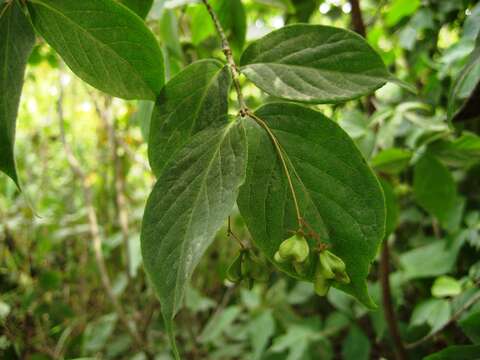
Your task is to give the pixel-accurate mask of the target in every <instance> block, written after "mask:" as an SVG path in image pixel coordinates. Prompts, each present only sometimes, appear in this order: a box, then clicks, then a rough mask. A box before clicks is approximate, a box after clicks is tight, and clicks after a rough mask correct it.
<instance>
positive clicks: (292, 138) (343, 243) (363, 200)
mask: <svg viewBox="0 0 480 360" xmlns="http://www.w3.org/2000/svg"><path fill="white" fill-rule="evenodd" d="M256 115H257V116H258V117H259V118H261V119H262V120H263V121H264V122H265V123H266V124H267V125H268V126H269V127H270V128H271V130H272V132H273V133H274V134H275V136H276V137H277V139H278V141H279V142H280V144H281V146H282V148H283V151H284V153H285V157H286V160H287V162H288V163H289V164H290V166H289V167H290V172H291V173H293V174H294V176H293V182H294V187H295V190H296V193H297V197H298V198H299V201H300V207H301V211H302V217H303V218H304V219H305V220H306V221H307V222H308V223H309V224H310V226H311V227H313V228H314V229H315V231H316V232H317V233H319V235H320V237H321V240H322V241H323V242H326V243H329V244H330V245H331V250H332V251H333V252H334V253H335V254H337V255H338V256H340V257H341V258H342V259H343V260H344V262H345V263H346V266H347V273H348V275H349V276H350V278H351V280H352V281H351V283H350V284H349V285H342V286H340V288H341V289H342V290H344V291H346V292H348V293H350V294H351V295H353V296H355V297H356V298H357V299H358V300H359V301H360V302H362V303H363V304H364V305H366V306H368V307H374V306H375V304H374V303H373V301H372V300H371V298H370V296H369V295H368V291H367V287H366V277H367V275H368V272H369V267H370V263H371V262H372V261H373V259H374V257H375V255H376V252H377V249H378V246H379V244H380V242H381V240H382V238H383V235H384V231H385V204H384V198H383V194H382V190H381V188H380V186H379V183H378V181H377V179H376V177H375V175H374V174H373V173H372V171H371V170H370V168H369V167H368V166H367V164H366V163H365V160H364V159H363V158H362V156H361V154H360V152H359V150H358V149H357V148H356V147H355V145H354V143H353V141H352V140H351V139H350V138H349V137H348V135H347V134H346V133H345V132H344V131H343V130H342V129H341V128H340V127H339V126H338V125H337V124H335V123H334V122H333V121H331V120H329V119H328V118H326V117H325V116H323V115H322V114H320V113H318V112H316V111H314V110H310V109H307V108H305V107H302V106H300V105H295V104H287V103H276V104H269V105H266V106H264V107H262V108H260V109H259V110H257V112H256ZM246 129H247V139H248V152H249V157H248V158H249V161H248V165H247V176H246V180H245V184H244V185H243V186H242V188H241V190H240V196H239V200H238V205H239V208H240V212H241V214H242V216H243V217H244V219H245V222H246V224H247V227H248V229H249V231H250V234H251V236H252V238H253V240H254V242H255V243H256V245H257V246H258V247H259V248H260V249H261V250H262V251H263V252H264V253H265V255H266V256H267V257H268V258H269V259H270V260H271V261H272V259H273V256H274V254H275V251H276V250H277V249H278V247H279V245H280V243H281V242H282V241H283V240H284V239H285V238H286V237H287V236H289V234H290V233H291V231H293V230H296V229H297V225H296V216H295V212H294V207H293V202H292V198H291V195H290V192H289V189H288V186H287V182H286V179H285V174H284V172H283V170H282V167H281V165H280V160H279V158H278V155H277V154H276V152H275V149H274V147H273V145H272V142H271V140H270V138H269V137H268V136H267V134H266V132H265V131H264V130H263V129H262V128H260V127H259V126H258V125H257V124H256V123H254V122H253V120H251V121H248V123H247V126H246ZM309 241H310V242H311V245H314V242H313V240H311V239H310V240H309ZM311 256H313V255H311ZM314 261H315V259H313V258H311V263H312V264H313V263H314ZM277 265H278V264H277ZM279 267H280V268H281V269H282V270H283V271H285V272H287V273H289V274H290V275H292V276H295V277H297V278H301V279H304V280H308V281H312V280H313V277H312V275H313V269H311V271H309V272H307V274H306V276H299V275H298V274H296V273H295V271H294V270H293V268H291V267H287V266H284V265H281V266H279Z"/></svg>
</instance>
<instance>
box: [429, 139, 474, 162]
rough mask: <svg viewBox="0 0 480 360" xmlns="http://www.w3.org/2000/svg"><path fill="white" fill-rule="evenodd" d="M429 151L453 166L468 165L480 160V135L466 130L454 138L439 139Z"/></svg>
mask: <svg viewBox="0 0 480 360" xmlns="http://www.w3.org/2000/svg"><path fill="white" fill-rule="evenodd" d="M429 151H431V152H432V153H434V154H435V155H436V156H438V157H439V158H441V159H442V161H444V162H446V163H447V164H448V165H451V166H459V167H468V166H471V165H473V164H475V163H478V162H479V161H480V136H478V135H475V134H473V133H469V132H464V133H463V134H462V135H461V136H460V137H458V138H455V139H453V140H451V141H450V140H439V141H437V142H435V143H433V144H431V145H430V146H429Z"/></svg>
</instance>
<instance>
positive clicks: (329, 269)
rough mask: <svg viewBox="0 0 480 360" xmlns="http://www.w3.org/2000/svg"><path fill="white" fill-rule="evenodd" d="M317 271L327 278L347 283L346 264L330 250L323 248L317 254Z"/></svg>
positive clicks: (348, 280) (348, 279)
mask: <svg viewBox="0 0 480 360" xmlns="http://www.w3.org/2000/svg"><path fill="white" fill-rule="evenodd" d="M318 263H319V268H320V269H319V271H321V272H322V274H323V276H324V277H325V278H327V279H335V280H336V281H338V282H341V283H344V284H348V283H349V282H350V278H349V277H348V274H347V271H346V265H345V263H344V262H343V260H342V259H340V258H339V257H338V256H337V255H335V254H333V253H332V252H330V251H328V250H325V251H322V252H321V253H320V255H319V262H318Z"/></svg>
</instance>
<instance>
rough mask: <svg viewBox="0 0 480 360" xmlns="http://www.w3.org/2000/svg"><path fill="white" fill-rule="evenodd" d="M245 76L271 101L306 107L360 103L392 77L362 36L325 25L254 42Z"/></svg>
mask: <svg viewBox="0 0 480 360" xmlns="http://www.w3.org/2000/svg"><path fill="white" fill-rule="evenodd" d="M241 71H242V72H243V73H244V74H245V75H246V76H247V77H248V78H249V79H250V80H251V81H253V82H254V83H255V85H257V86H258V87H259V88H261V89H262V90H264V91H265V92H267V93H269V94H270V95H273V96H276V97H279V98H283V99H288V100H294V101H301V102H307V103H337V102H342V101H345V100H350V99H355V98H358V97H360V96H362V95H365V94H368V93H370V92H372V91H374V90H376V89H378V88H379V87H381V86H382V85H383V84H385V82H386V81H387V80H388V79H389V77H390V75H389V74H388V71H387V69H386V68H385V65H384V63H383V61H382V59H381V58H380V56H379V55H378V54H377V53H376V52H375V51H374V50H373V49H372V48H371V47H370V45H368V44H367V42H366V41H365V40H364V39H363V38H362V37H361V36H360V35H358V34H356V33H354V32H351V31H349V30H344V29H338V28H334V27H329V26H320V25H291V26H286V27H284V28H282V29H279V30H276V31H274V32H272V33H270V34H268V35H267V36H265V37H263V38H262V39H260V40H257V41H254V42H253V43H252V44H250V46H248V47H247V49H246V50H245V52H244V53H243V55H242V59H241Z"/></svg>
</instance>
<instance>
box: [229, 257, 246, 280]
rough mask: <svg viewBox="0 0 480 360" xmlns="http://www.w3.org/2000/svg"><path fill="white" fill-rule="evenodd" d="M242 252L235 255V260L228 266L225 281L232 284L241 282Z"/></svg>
mask: <svg viewBox="0 0 480 360" xmlns="http://www.w3.org/2000/svg"><path fill="white" fill-rule="evenodd" d="M243 257H244V252H243V251H241V252H240V254H238V255H237V257H236V258H235V260H233V262H232V263H231V264H230V266H229V267H228V270H227V279H228V280H229V281H231V282H233V283H238V282H240V281H242V278H243V275H242V262H243Z"/></svg>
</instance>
